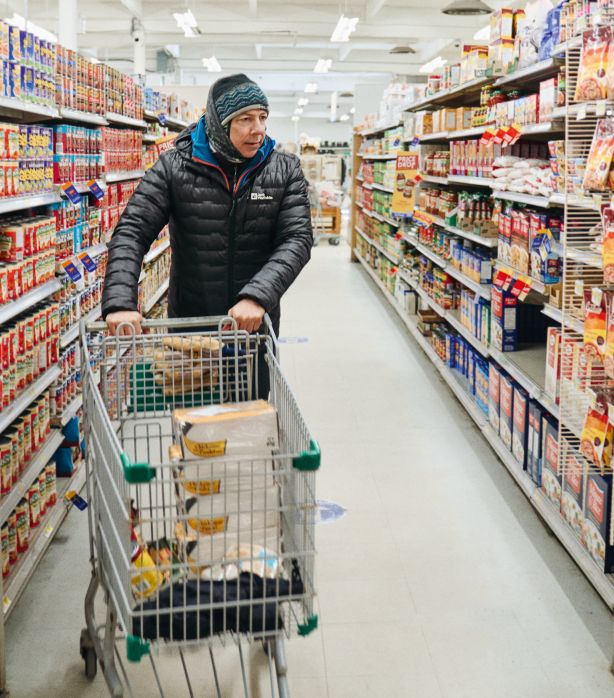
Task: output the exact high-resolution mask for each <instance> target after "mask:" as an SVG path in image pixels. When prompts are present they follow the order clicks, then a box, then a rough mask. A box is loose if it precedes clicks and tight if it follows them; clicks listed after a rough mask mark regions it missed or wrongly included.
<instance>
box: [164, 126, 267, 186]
mask: <svg viewBox="0 0 614 698" xmlns="http://www.w3.org/2000/svg"><path fill="white" fill-rule="evenodd" d="M175 148H176V149H177V151H178V152H179V153H180V154H181V155H182V157H184V158H186V159H188V160H191V161H193V162H197V163H199V164H201V165H206V166H208V167H212V168H213V169H216V170H219V171H220V172H221V173H222V175H223V177H224V180H225V181H226V187H227V188H228V189H229V190H230V184H229V182H228V180H227V178H226V175H225V174H224V172H223V170H222V168H221V166H220V163H219V160H218V159H217V157H216V156H215V153H214V152H213V150H212V149H211V145H210V144H209V139H208V138H207V132H206V129H205V119H204V117H201V119H200V120H199V121H198V122H197V123H196V124H192V125H191V126H189V127H188V128H187V129H186V130H185V131H183V132H182V133H181V134H179V136H178V137H177V140H176V141H175ZM274 149H275V141H274V140H273V139H272V138H270V137H269V136H266V137H265V139H264V143H263V144H262V145H261V146H260V150H258V152H257V153H256V155H254V157H253V158H252V159H251V160H249V161H248V162H247V163H246V167H245V170H244V172H243V174H242V175H241V177H240V178H239V181H238V182H237V186H236V187H235V192H234V193H236V192H237V191H238V190H239V189H240V188H241V187H242V186H243V185H244V184H245V183H246V182H247V180H248V176H249V175H250V174H251V173H252V172H254V171H255V170H256V169H258V167H260V165H262V163H264V162H265V161H266V160H267V159H268V157H269V156H270V155H271V153H272V152H273V150H274Z"/></svg>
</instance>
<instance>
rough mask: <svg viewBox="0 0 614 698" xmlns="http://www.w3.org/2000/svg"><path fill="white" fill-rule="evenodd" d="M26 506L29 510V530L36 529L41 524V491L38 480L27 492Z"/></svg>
mask: <svg viewBox="0 0 614 698" xmlns="http://www.w3.org/2000/svg"><path fill="white" fill-rule="evenodd" d="M28 506H29V510H30V528H36V527H37V526H38V525H39V524H40V522H41V491H40V487H39V484H38V479H37V480H35V481H34V484H33V485H32V486H31V487H30V489H29V490H28Z"/></svg>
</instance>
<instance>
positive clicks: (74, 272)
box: [62, 259, 81, 283]
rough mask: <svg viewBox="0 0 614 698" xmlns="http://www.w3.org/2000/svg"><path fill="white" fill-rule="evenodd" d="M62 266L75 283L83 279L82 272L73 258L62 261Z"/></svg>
mask: <svg viewBox="0 0 614 698" xmlns="http://www.w3.org/2000/svg"><path fill="white" fill-rule="evenodd" d="M62 267H63V269H64V271H65V272H66V274H67V275H68V277H69V278H70V279H71V281H74V282H75V283H76V282H77V281H79V279H81V272H80V271H79V270H78V269H77V266H76V265H75V263H74V262H73V260H72V259H65V260H64V261H63V262H62Z"/></svg>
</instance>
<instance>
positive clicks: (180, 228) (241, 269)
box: [102, 127, 313, 325]
mask: <svg viewBox="0 0 614 698" xmlns="http://www.w3.org/2000/svg"><path fill="white" fill-rule="evenodd" d="M191 128H193V127H191ZM190 131H191V129H188V130H187V131H184V133H183V134H181V135H180V136H179V138H178V139H177V142H176V149H175V150H172V151H169V152H167V153H164V154H163V155H162V156H161V157H160V159H159V160H158V162H157V163H156V164H155V165H154V167H153V168H152V169H151V170H149V172H147V174H146V175H145V177H144V178H143V181H142V182H141V184H140V185H139V187H138V188H137V190H136V192H135V194H134V195H133V196H132V198H131V199H130V202H129V203H128V206H127V207H126V210H125V211H124V213H123V215H122V217H121V219H120V221H119V223H118V225H117V227H116V229H115V233H114V235H113V238H112V240H111V242H110V243H109V260H108V266H107V272H106V277H105V284H104V292H103V301H102V313H103V317H106V315H108V314H109V313H111V312H114V311H118V310H136V309H137V306H138V279H139V275H140V272H141V265H142V261H143V257H144V256H145V254H146V252H147V250H148V249H149V247H150V246H151V244H152V242H153V241H154V240H155V239H156V237H157V236H158V233H159V232H160V230H161V229H162V228H163V227H164V225H165V224H166V223H167V222H168V223H169V230H170V237H171V246H172V255H173V256H172V266H171V274H170V288H169V316H170V317H192V316H206V315H225V314H226V313H227V312H228V310H229V309H230V308H231V307H232V306H233V305H234V304H235V303H236V302H237V301H238V300H240V299H242V298H252V299H254V300H255V301H257V302H258V303H260V305H262V306H263V307H264V308H265V310H266V311H267V312H268V313H269V314H270V315H271V317H272V319H273V321H274V324H275V325H278V320H279V302H280V299H281V296H282V295H283V294H284V293H285V291H286V290H287V289H288V287H289V286H290V285H291V284H292V282H293V281H294V280H295V278H296V277H297V276H298V274H299V272H300V271H301V269H302V268H303V266H304V265H305V264H306V263H307V262H308V261H309V258H310V255H311V247H312V244H313V233H312V228H311V215H310V207H309V200H308V196H307V188H306V183H305V178H304V175H303V173H302V170H301V166H300V162H299V160H298V158H297V157H296V156H293V155H289V154H285V153H280V152H277V151H273V152H271V153H270V154H268V157H266V158H265V160H264V161H263V162H262V163H261V164H260V165H259V166H258V167H257V168H256V169H255V170H254V171H253V172H251V173H250V174H248V175H247V176H246V178H245V182H244V184H243V186H242V187H241V188H239V190H238V192H237V193H236V194H235V196H234V206H233V195H232V194H231V192H230V191H229V190H228V188H227V184H226V178H225V176H224V174H223V172H222V171H221V170H218V169H216V168H215V167H212V166H210V165H206V164H201V163H199V162H194V161H193V160H192V144H191V137H190ZM230 185H231V188H232V183H230Z"/></svg>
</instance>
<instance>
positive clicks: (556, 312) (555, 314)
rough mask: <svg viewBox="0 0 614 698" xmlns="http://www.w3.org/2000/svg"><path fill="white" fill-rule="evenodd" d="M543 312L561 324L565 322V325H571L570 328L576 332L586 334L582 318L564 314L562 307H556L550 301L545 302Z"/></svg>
mask: <svg viewBox="0 0 614 698" xmlns="http://www.w3.org/2000/svg"><path fill="white" fill-rule="evenodd" d="M542 313H543V314H544V315H547V316H548V317H549V318H552V319H553V320H556V322H559V323H560V324H561V325H563V324H564V325H565V327H569V328H570V329H572V330H574V332H577V333H578V334H584V322H583V321H582V320H580V318H576V317H573V316H571V315H565V316H563V311H562V310H561V309H560V308H556V307H555V306H553V305H550V304H549V303H545V304H544V308H543V310H542Z"/></svg>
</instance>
